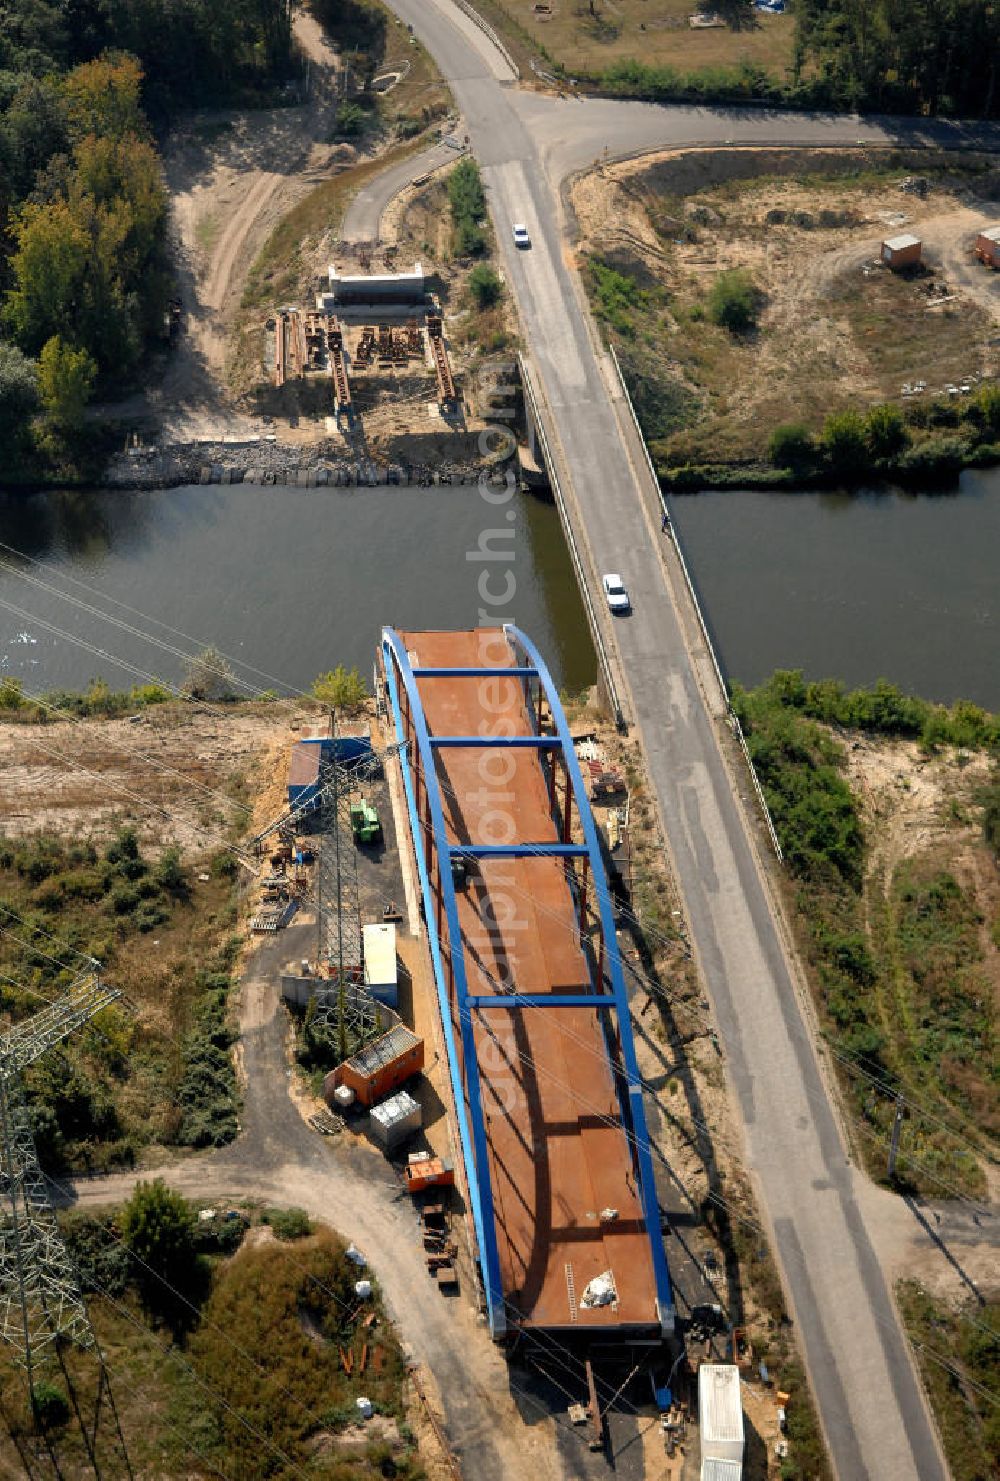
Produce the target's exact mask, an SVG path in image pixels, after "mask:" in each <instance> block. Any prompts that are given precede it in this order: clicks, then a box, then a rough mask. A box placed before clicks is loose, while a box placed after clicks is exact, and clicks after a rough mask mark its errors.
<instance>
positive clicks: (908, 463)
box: [896, 437, 968, 479]
mask: <svg viewBox="0 0 1000 1481" xmlns="http://www.w3.org/2000/svg"><path fill="white" fill-rule="evenodd" d="M967 454H968V445H967V444H966V443H965V442H964V441H963V439H962V438H961V437H927V438H925V439H924V441H923V442H918V443H917V444H916V446H915V447H910V448H907V450H906V452H904V453H903V454H902V455H901V457H900V458H899V459H898V462H897V465H896V466H897V468H898V470H899V472H900V473H905V474H907V475H908V476H909V477H910V478H914V479H936V478H939V477H941V475H942V474H947V473H957V472H958V471H959V470H960V469H961V468H962V467H964V465H965V461H966V457H967Z"/></svg>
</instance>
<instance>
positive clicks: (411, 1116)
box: [368, 1090, 421, 1151]
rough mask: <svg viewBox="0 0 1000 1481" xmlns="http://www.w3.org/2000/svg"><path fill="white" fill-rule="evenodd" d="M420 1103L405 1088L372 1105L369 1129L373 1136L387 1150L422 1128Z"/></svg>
mask: <svg viewBox="0 0 1000 1481" xmlns="http://www.w3.org/2000/svg"><path fill="white" fill-rule="evenodd" d="M420 1125H421V1115H420V1103H419V1101H415V1100H414V1099H413V1096H412V1095H410V1094H409V1093H408V1092H407V1091H405V1090H400V1091H399V1093H398V1094H397V1095H394V1096H392V1097H391V1098H390V1099H389V1100H384V1101H382V1102H381V1104H380V1105H377V1106H372V1109H371V1112H370V1114H369V1117H368V1129H369V1131H370V1133H371V1135H372V1138H373V1139H374V1140H375V1141H376V1142H378V1144H379V1145H380V1146H382V1147H385V1148H386V1150H387V1151H389V1150H391V1149H392V1148H393V1147H397V1146H398V1145H399V1144H400V1142H403V1141H405V1140H406V1138H407V1137H408V1136H412V1135H413V1133H414V1132H415V1131H419V1130H420Z"/></svg>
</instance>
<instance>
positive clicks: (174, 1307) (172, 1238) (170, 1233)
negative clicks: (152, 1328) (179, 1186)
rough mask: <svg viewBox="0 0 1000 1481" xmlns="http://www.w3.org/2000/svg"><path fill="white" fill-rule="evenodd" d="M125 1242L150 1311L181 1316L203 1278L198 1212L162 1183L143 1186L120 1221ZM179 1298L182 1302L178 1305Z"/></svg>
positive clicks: (159, 1180)
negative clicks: (198, 1247)
mask: <svg viewBox="0 0 1000 1481" xmlns="http://www.w3.org/2000/svg"><path fill="white" fill-rule="evenodd" d="M121 1231H122V1239H123V1240H124V1242H125V1246H126V1248H127V1249H128V1250H129V1252H130V1253H131V1254H132V1256H133V1259H134V1262H135V1266H136V1271H135V1275H136V1280H137V1282H138V1284H139V1287H140V1289H141V1290H142V1292H143V1295H144V1297H145V1299H146V1302H147V1304H148V1305H149V1307H150V1308H151V1310H153V1311H156V1312H159V1313H160V1314H162V1315H166V1316H177V1315H179V1314H180V1312H181V1310H182V1308H183V1306H184V1298H185V1297H186V1295H187V1293H189V1292H191V1291H192V1290H193V1289H195V1288H196V1286H197V1283H198V1279H199V1278H200V1275H201V1270H200V1266H199V1261H198V1257H197V1255H196V1252H195V1240H194V1231H195V1215H194V1210H193V1209H192V1207H191V1205H190V1204H189V1203H188V1201H187V1199H186V1198H183V1197H182V1196H181V1194H180V1193H174V1192H173V1191H172V1190H171V1189H170V1188H168V1187H167V1185H166V1183H165V1182H164V1181H163V1179H162V1178H156V1179H155V1181H154V1182H152V1183H148V1182H140V1183H139V1184H138V1185H137V1187H136V1190H135V1192H134V1193H133V1194H132V1197H131V1198H130V1199H129V1201H128V1203H126V1205H125V1207H124V1209H123V1210H122V1216H121ZM179 1298H180V1299H179Z"/></svg>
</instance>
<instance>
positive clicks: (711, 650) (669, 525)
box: [608, 345, 784, 863]
mask: <svg viewBox="0 0 1000 1481" xmlns="http://www.w3.org/2000/svg"><path fill="white" fill-rule="evenodd" d="M608 349H609V350H610V352H611V360H612V363H613V365H614V367H615V374H616V375H617V376H618V384H619V385H620V386H621V388H622V395H623V396H624V397H625V404H626V406H627V407H628V409H629V415H630V416H631V418H632V425H633V426H634V427H635V432H636V436H637V437H638V439H639V445H640V446H641V448H642V452H643V456H644V458H645V459H646V467H647V468H648V469H649V476H650V478H651V479H652V480H653V487H654V488H655V489H656V492H657V495H658V496H659V500H660V509H661V512H662V515H663V519H664V528H665V529H666V530H667V531H668V533H669V535H670V539H671V541H672V543H673V547H674V550H675V551H676V553H677V559H678V561H679V563H680V568H681V571H682V572H683V573H684V584H685V586H686V587H687V593H688V598H689V599H690V602H691V606H692V607H693V609H694V614H695V616H696V618H697V619H698V626H699V628H700V629H701V635H702V638H703V640H704V643H705V647H706V648H707V650H708V656H709V657H710V658H711V660H712V668H713V669H714V670H715V677H716V679H717V680H718V684H719V689H720V691H721V693H722V702H723V704H724V705H725V707H726V718H727V720H728V721H729V728H730V729H731V730H732V732H733V735H734V736H735V737H736V739H737V741H738V742H739V746H740V750H741V751H742V752H743V759H744V761H745V762H746V765H747V771H748V772H749V773H750V780H751V781H752V782H753V787H754V792H755V793H756V795H757V801H758V803H759V804H760V810H761V813H762V814H763V817H764V822H765V823H766V824H767V831H768V834H769V835H770V839H771V846H772V848H773V849H774V852H775V854H776V856H777V859H778V862H779V863H782V862H783V861H784V854H783V853H782V852H781V844H780V842H779V841H778V833H777V829H776V828H775V826H774V819H773V818H772V817H771V809H770V808H769V807H768V805H767V799H766V798H765V796H764V789H763V787H762V786H761V784H760V777H759V776H758V775H757V768H756V767H755V766H754V764H753V758H752V756H751V755H750V748H749V746H748V745H747V742H746V736H745V735H744V734H743V726H742V725H741V724H740V721H739V716H738V715H737V714H736V711H735V710H734V709H733V706H732V704H731V703H730V699H729V689H728V687H727V685H726V681H725V679H724V678H723V677H722V668H721V666H720V664H719V660H718V657H717V655H716V652H715V644H714V643H713V642H712V639H711V636H710V634H709V631H708V624H707V623H706V621H705V614H704V612H703V611H702V609H701V603H700V602H699V600H698V593H697V592H696V591H695V588H694V582H693V581H692V579H691V572H690V571H689V569H688V563H687V561H686V560H685V559H684V551H683V548H682V546H681V541H680V536H679V535H678V533H677V529H676V527H675V525H674V522H673V520H672V519H671V517H670V510H669V508H668V506H667V497H666V495H665V494H664V492H663V486H662V484H661V483H660V480H659V478H658V477H657V476H656V469H655V468H654V467H653V460H652V458H651V457H650V455H649V448H648V447H647V446H646V439H645V437H644V436H643V435H642V428H641V426H640V425H639V418H638V416H637V414H636V410H635V406H634V404H633V402H632V397H631V396H630V395H629V389H628V386H627V385H626V384H625V377H624V375H623V374H622V367H621V363H620V361H619V359H618V356H617V355H616V354H615V348H614V345H609V346H608Z"/></svg>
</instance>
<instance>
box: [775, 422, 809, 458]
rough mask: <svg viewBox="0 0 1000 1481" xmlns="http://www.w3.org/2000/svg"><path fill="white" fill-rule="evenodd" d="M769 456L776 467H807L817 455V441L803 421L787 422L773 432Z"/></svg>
mask: <svg viewBox="0 0 1000 1481" xmlns="http://www.w3.org/2000/svg"><path fill="white" fill-rule="evenodd" d="M767 456H768V459H769V461H770V462H772V463H773V464H774V466H775V467H776V468H792V469H800V468H805V467H808V465H809V464H810V463H812V462H813V461H814V459H815V457H816V442H815V439H814V438H813V435H812V433H811V432H810V431H809V429H808V428H807V427H804V426H803V425H802V423H801V422H785V423H784V424H783V425H782V426H780V427H775V429H774V431H773V432H772V433H771V436H770V438H769V440H768V444H767Z"/></svg>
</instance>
